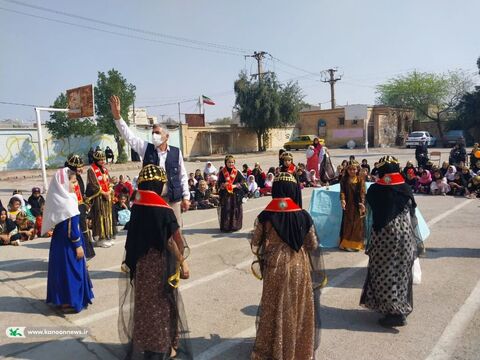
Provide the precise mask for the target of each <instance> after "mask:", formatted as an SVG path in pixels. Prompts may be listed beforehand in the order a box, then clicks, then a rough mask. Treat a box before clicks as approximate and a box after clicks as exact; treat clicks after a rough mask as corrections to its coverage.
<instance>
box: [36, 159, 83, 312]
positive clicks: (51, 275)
mask: <svg viewBox="0 0 480 360" xmlns="http://www.w3.org/2000/svg"><path fill="white" fill-rule="evenodd" d="M76 184H77V179H76V175H75V173H74V172H73V171H71V170H69V169H68V168H63V169H60V170H58V171H57V173H56V174H55V177H54V178H53V179H52V181H51V182H50V186H49V190H48V193H47V199H46V202H45V211H44V217H43V225H42V229H43V231H45V232H47V231H48V230H50V229H51V228H54V229H53V236H52V240H51V243H50V254H49V259H48V282H47V300H46V301H47V303H51V304H54V305H57V306H59V307H61V308H62V309H73V310H75V311H76V312H80V311H82V310H83V309H84V308H86V307H87V306H88V304H91V303H92V299H93V292H92V283H91V281H90V278H89V276H88V271H87V266H86V261H85V252H84V251H85V250H84V247H85V244H84V239H83V235H82V232H81V231H80V226H79V221H80V212H79V211H78V200H77V198H76V195H75V185H76Z"/></svg>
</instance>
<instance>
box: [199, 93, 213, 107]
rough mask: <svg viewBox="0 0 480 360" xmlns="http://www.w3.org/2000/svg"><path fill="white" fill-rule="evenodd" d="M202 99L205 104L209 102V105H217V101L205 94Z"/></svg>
mask: <svg viewBox="0 0 480 360" xmlns="http://www.w3.org/2000/svg"><path fill="white" fill-rule="evenodd" d="M202 101H203V103H204V104H207V105H215V102H214V101H213V100H212V99H210V98H209V97H208V96H205V95H202Z"/></svg>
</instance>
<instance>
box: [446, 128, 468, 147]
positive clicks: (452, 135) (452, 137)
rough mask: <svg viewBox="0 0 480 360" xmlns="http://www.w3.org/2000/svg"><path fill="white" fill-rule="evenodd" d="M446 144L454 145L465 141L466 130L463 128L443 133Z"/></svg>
mask: <svg viewBox="0 0 480 360" xmlns="http://www.w3.org/2000/svg"><path fill="white" fill-rule="evenodd" d="M442 140H443V144H444V145H445V146H454V145H455V144H456V143H457V142H463V143H465V132H464V131H463V130H449V131H447V132H446V133H445V134H444V135H443V139H442Z"/></svg>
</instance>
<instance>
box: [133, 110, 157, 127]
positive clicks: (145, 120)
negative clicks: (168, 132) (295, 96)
mask: <svg viewBox="0 0 480 360" xmlns="http://www.w3.org/2000/svg"><path fill="white" fill-rule="evenodd" d="M133 115H134V114H133V107H130V109H128V121H129V122H130V124H135V125H153V124H156V123H157V117H156V116H151V115H148V114H147V109H142V108H136V109H135V117H134V116H133Z"/></svg>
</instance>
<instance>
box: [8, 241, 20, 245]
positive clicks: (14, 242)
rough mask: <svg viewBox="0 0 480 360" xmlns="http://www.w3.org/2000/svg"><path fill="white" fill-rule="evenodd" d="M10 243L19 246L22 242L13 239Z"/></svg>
mask: <svg viewBox="0 0 480 360" xmlns="http://www.w3.org/2000/svg"><path fill="white" fill-rule="evenodd" d="M10 245H13V246H20V245H22V243H21V242H20V240H14V241H12V242H10Z"/></svg>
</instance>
